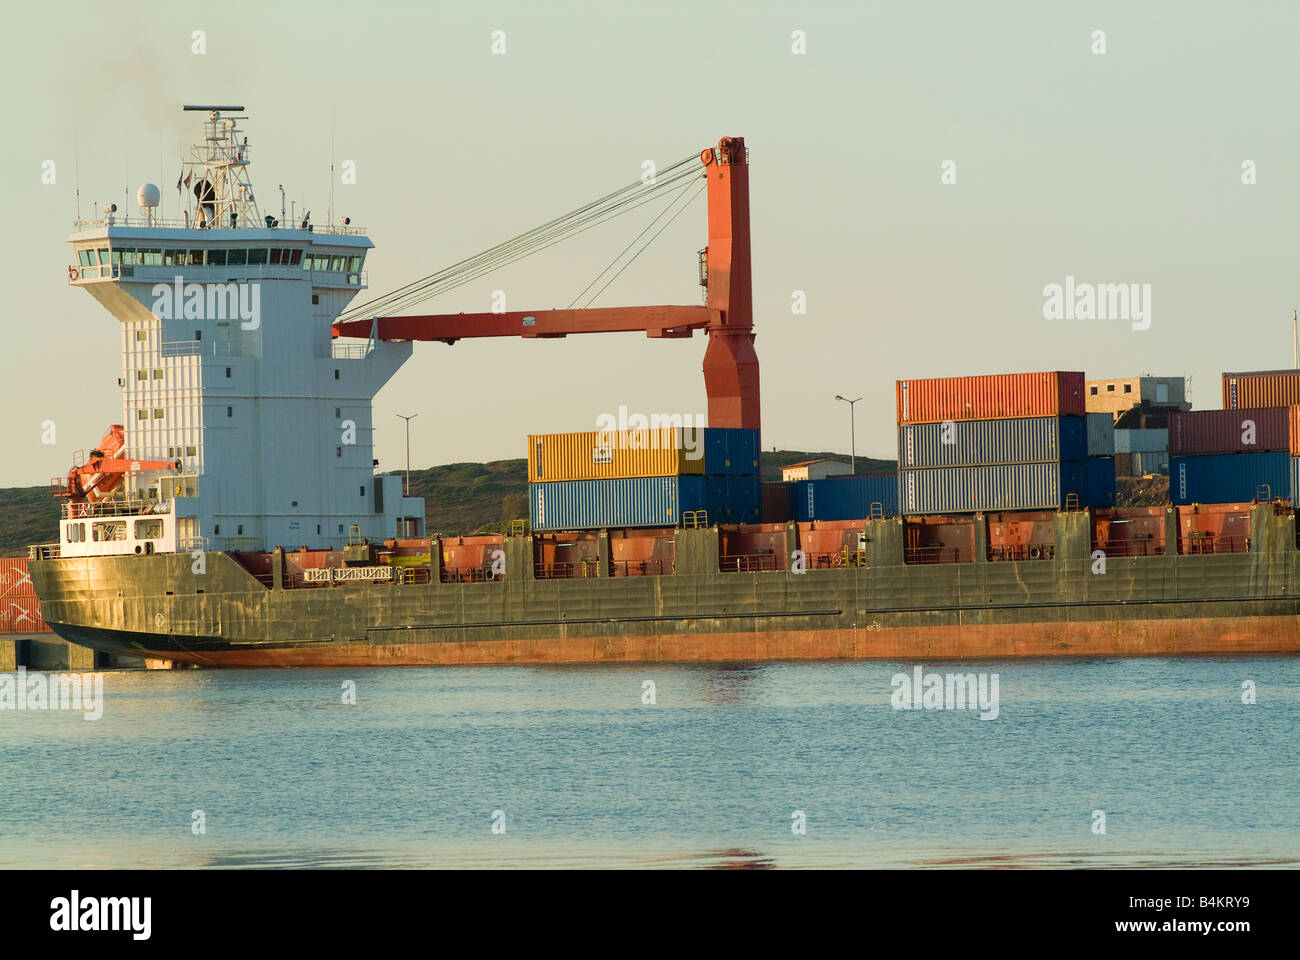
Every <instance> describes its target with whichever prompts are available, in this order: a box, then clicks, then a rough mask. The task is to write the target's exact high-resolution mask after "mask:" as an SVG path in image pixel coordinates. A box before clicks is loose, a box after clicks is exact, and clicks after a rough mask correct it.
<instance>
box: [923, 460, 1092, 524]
mask: <svg viewBox="0 0 1300 960" xmlns="http://www.w3.org/2000/svg"><path fill="white" fill-rule="evenodd" d="M898 490H899V499H900V500H901V502H902V508H903V510H902V512H903V515H904V516H909V515H912V514H927V513H974V512H977V511H989V510H1059V509H1061V508H1062V507H1063V506H1064V505H1065V498H1066V496H1067V495H1068V494H1071V493H1073V494H1075V495H1076V496H1077V497H1078V498H1079V503H1080V505H1082V504H1083V503H1084V501H1085V500H1086V498H1087V495H1088V491H1087V467H1086V466H1085V465H1084V463H1083V462H1081V461H1077V460H1075V461H1067V462H1064V463H1003V464H992V465H988V466H982V467H951V468H940V469H931V470H903V471H901V472H900V473H899V476H898Z"/></svg>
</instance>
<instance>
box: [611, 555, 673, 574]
mask: <svg viewBox="0 0 1300 960" xmlns="http://www.w3.org/2000/svg"><path fill="white" fill-rule="evenodd" d="M675 572H676V567H675V566H674V565H673V561H671V560H664V559H657V560H613V561H611V562H610V565H609V575H610V576H611V577H662V576H663V575H664V574H665V573H675Z"/></svg>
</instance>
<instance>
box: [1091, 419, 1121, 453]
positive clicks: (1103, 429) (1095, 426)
mask: <svg viewBox="0 0 1300 960" xmlns="http://www.w3.org/2000/svg"><path fill="white" fill-rule="evenodd" d="M1087 421H1088V456H1090V457H1113V456H1114V455H1115V418H1114V417H1113V416H1111V415H1110V414H1109V413H1090V414H1088V416H1087Z"/></svg>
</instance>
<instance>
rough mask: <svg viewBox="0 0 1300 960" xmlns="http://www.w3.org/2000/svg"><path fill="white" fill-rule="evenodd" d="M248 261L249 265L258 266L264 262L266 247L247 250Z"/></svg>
mask: <svg viewBox="0 0 1300 960" xmlns="http://www.w3.org/2000/svg"><path fill="white" fill-rule="evenodd" d="M248 263H249V265H250V266H255V267H260V266H262V265H263V264H265V263H266V248H265V247H258V248H257V249H255V250H249V251H248Z"/></svg>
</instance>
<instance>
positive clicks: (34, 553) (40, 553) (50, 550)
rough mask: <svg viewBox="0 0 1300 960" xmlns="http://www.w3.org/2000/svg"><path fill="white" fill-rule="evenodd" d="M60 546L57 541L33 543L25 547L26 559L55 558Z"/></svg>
mask: <svg viewBox="0 0 1300 960" xmlns="http://www.w3.org/2000/svg"><path fill="white" fill-rule="evenodd" d="M61 550H62V548H61V546H60V545H59V544H57V543H33V544H32V545H31V546H29V547H28V548H27V559H28V560H57V559H59V555H60V552H61Z"/></svg>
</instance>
